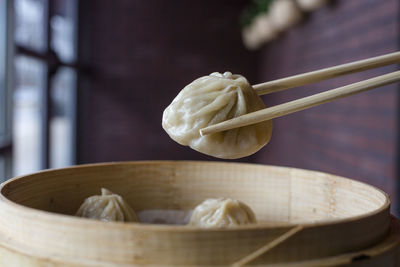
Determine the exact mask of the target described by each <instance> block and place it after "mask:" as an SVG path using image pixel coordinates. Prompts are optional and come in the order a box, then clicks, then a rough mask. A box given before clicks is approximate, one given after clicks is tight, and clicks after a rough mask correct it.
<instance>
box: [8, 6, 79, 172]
mask: <svg viewBox="0 0 400 267" xmlns="http://www.w3.org/2000/svg"><path fill="white" fill-rule="evenodd" d="M3 2H4V1H3ZM6 2H7V1H6ZM11 2H13V3H14V6H13V8H14V12H13V15H14V22H15V27H14V32H13V33H14V38H13V39H14V43H15V56H14V57H13V64H14V69H15V74H14V81H15V86H14V93H13V102H14V105H13V110H12V113H13V123H12V125H13V131H12V138H11V140H12V152H13V153H12V163H13V164H12V165H13V175H21V174H26V173H31V172H35V171H38V170H40V169H46V168H55V167H63V166H68V165H71V164H74V163H75V149H74V148H75V143H76V142H75V124H76V112H75V109H76V105H75V103H76V84H77V70H78V69H77V65H76V55H77V52H76V51H77V49H76V41H77V40H76V36H77V31H76V27H77V1H76V0H68V1H65V0H14V1H8V3H11ZM0 167H1V165H0ZM0 171H1V168H0Z"/></svg>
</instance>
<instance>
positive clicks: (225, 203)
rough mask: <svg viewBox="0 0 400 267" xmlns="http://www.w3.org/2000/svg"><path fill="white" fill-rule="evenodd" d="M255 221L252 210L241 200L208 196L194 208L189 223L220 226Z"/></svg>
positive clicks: (201, 225) (206, 226)
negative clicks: (208, 197)
mask: <svg viewBox="0 0 400 267" xmlns="http://www.w3.org/2000/svg"><path fill="white" fill-rule="evenodd" d="M256 222H257V221H256V216H255V215H254V212H253V211H252V210H251V209H250V207H249V206H247V205H246V204H244V203H243V202H240V201H238V200H234V199H231V198H218V199H214V198H210V199H207V200H205V201H204V202H203V203H201V204H200V205H198V206H197V207H196V208H195V209H194V211H193V213H192V217H191V218H190V222H189V225H192V226H199V227H205V228H212V227H217V228H220V227H229V226H236V225H243V224H249V223H256Z"/></svg>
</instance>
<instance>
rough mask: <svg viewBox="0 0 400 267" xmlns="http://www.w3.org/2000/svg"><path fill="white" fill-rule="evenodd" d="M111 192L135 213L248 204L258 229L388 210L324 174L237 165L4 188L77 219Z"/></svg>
mask: <svg viewBox="0 0 400 267" xmlns="http://www.w3.org/2000/svg"><path fill="white" fill-rule="evenodd" d="M101 187H105V188H108V189H110V190H111V191H113V192H115V193H117V194H120V195H121V196H123V197H124V198H125V199H126V201H127V202H128V203H129V204H130V205H131V206H132V208H133V209H134V210H135V211H137V212H140V211H143V210H154V209H156V210H160V209H161V210H182V211H187V210H191V209H193V208H194V207H195V206H196V205H197V204H199V203H201V202H202V201H203V200H205V199H206V198H212V197H213V198H215V197H231V198H234V199H238V200H241V201H243V202H244V203H246V204H247V205H249V206H250V207H251V208H252V209H253V211H254V212H255V214H256V216H257V219H258V221H259V222H267V223H286V224H287V223H305V224H307V223H315V222H323V221H333V220H337V219H345V218H351V217H357V216H361V215H366V214H369V213H374V212H376V211H378V210H381V209H383V208H385V207H387V206H388V205H389V199H388V197H387V195H386V194H385V193H383V192H382V191H380V190H378V189H376V188H374V187H372V186H370V185H367V184H364V183H360V182H357V181H354V180H350V179H346V178H342V177H338V176H333V175H329V174H325V173H320V172H313V171H307V170H300V169H291V168H283V167H273V166H262V165H254V164H237V163H210V162H207V163H204V162H203V163H202V162H136V163H135V162H127V163H111V164H94V165H88V166H78V167H73V168H66V169H59V170H50V171H44V172H39V173H36V174H32V175H27V176H24V177H21V178H16V179H14V180H12V181H9V182H7V183H5V184H4V186H3V188H2V189H1V193H2V195H3V196H4V197H5V198H7V199H8V200H10V201H12V202H15V203H18V204H21V205H23V206H27V207H30V208H34V209H40V210H44V211H49V212H54V213H61V214H68V215H73V214H74V213H75V212H76V211H77V209H78V208H79V206H80V204H81V203H82V202H83V200H84V199H85V198H87V197H89V196H91V195H98V194H99V193H100V188H101Z"/></svg>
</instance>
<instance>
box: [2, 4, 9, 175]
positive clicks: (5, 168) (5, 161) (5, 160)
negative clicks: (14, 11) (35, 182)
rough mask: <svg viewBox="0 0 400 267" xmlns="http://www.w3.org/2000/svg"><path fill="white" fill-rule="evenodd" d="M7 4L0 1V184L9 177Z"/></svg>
mask: <svg viewBox="0 0 400 267" xmlns="http://www.w3.org/2000/svg"><path fill="white" fill-rule="evenodd" d="M9 8H10V6H9V2H8V1H0V182H2V181H4V180H6V179H7V178H9V177H10V175H11V173H10V152H11V129H10V128H11V127H10V125H11V112H10V107H11V92H10V87H11V86H10V85H9V82H10V79H9V75H8V74H9V72H8V70H9V64H10V57H9V56H10V51H11V49H10V45H9V44H10V40H9V39H10V38H9V35H10V31H9V27H8V25H9V21H10V18H9V16H8V13H9V12H7V11H9Z"/></svg>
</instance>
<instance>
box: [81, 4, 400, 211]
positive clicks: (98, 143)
mask: <svg viewBox="0 0 400 267" xmlns="http://www.w3.org/2000/svg"><path fill="white" fill-rule="evenodd" d="M333 2H334V4H333V5H331V6H328V7H325V8H323V9H321V10H318V11H316V12H314V13H313V14H311V15H310V16H308V17H307V18H306V19H305V20H304V21H303V22H302V24H300V25H298V26H297V27H295V28H294V29H292V30H290V31H289V32H287V33H285V34H284V35H283V36H282V37H281V38H279V39H278V40H276V41H274V42H273V43H271V44H269V45H267V46H265V47H264V48H263V49H262V50H261V51H259V52H257V53H250V52H248V51H246V50H245V49H244V48H243V46H242V44H241V39H240V32H239V29H238V26H237V20H238V18H237V16H238V14H239V13H240V11H241V10H242V8H243V7H244V5H246V3H247V1H245V0H235V1H234V0H221V1H212V0H205V1H184V0H175V1H161V0H151V1H139V0H115V1H108V0H97V1H95V0H86V1H79V3H80V13H81V15H80V36H79V38H80V60H81V62H82V64H84V65H86V66H87V67H88V68H89V70H90V75H89V76H88V75H85V76H83V77H82V79H81V83H80V84H81V86H80V93H79V99H80V103H79V107H80V113H79V114H80V115H79V133H78V134H79V135H78V139H79V147H78V162H79V163H88V162H103V161H116V160H152V159H171V160H173V159H207V160H215V159H214V158H211V157H207V156H204V155H202V154H200V153H197V152H195V151H192V150H190V149H189V148H187V147H183V146H180V145H178V144H176V143H175V142H174V141H172V140H171V139H170V138H169V137H168V136H167V134H166V133H165V132H164V131H163V130H162V128H161V117H162V111H163V110H164V108H165V107H166V106H167V105H168V104H169V103H170V102H171V100H172V99H173V97H174V96H175V95H176V94H177V93H178V92H179V91H180V90H181V89H182V88H183V87H184V86H185V85H186V84H188V83H189V82H191V81H192V80H193V79H195V78H198V77H200V76H202V75H207V74H209V73H210V72H213V71H225V70H231V71H233V72H235V73H241V74H243V75H245V76H246V77H247V78H248V79H249V81H251V82H252V83H255V82H262V81H266V80H272V79H276V78H281V77H285V76H288V75H293V74H297V73H302V72H306V71H310V70H314V69H318V68H322V67H328V66H332V65H336V64H341V63H345V62H349V61H353V60H357V59H363V58H367V57H371V56H376V55H380V54H384V53H388V52H392V51H395V50H398V48H399V45H398V39H399V15H398V14H399V12H398V11H399V9H400V8H399V2H398V0H383V1H382V0H351V1H349V0H337V1H333ZM397 68H398V67H397V66H389V67H385V68H382V69H379V70H374V71H368V72H364V73H360V74H354V75H350V76H346V77H341V78H338V79H333V80H329V81H325V82H321V83H318V84H314V85H310V86H304V87H303V88H296V89H292V90H289V91H287V92H281V93H277V94H273V95H271V96H266V97H265V102H266V104H267V105H273V104H277V103H281V102H285V101H288V100H290V99H295V98H298V97H302V96H306V95H310V94H313V93H316V92H319V91H323V90H328V89H331V88H335V87H338V86H341V85H344V84H349V83H352V82H356V81H359V80H362V79H365V78H368V77H372V76H376V75H379V74H383V73H386V72H389V71H392V70H395V69H397ZM397 89H398V85H392V86H386V87H384V88H380V89H375V90H373V91H371V92H366V93H362V94H359V95H355V96H352V97H349V98H346V99H343V100H338V101H336V102H334V103H330V104H326V105H323V106H320V107H315V108H313V109H310V110H308V111H303V112H300V113H297V114H293V115H290V116H287V117H285V118H279V119H276V120H275V128H274V133H273V137H272V139H271V142H270V144H269V145H268V146H266V147H265V148H264V149H262V150H261V151H260V152H258V153H256V154H255V155H254V156H252V157H248V158H245V159H243V161H253V162H254V161H256V162H261V163H267V164H276V165H284V166H292V167H299V168H308V169H314V170H320V171H325V172H329V173H333V174H338V175H343V176H346V177H351V178H355V179H358V180H362V181H365V182H368V183H370V184H373V185H376V186H378V187H380V188H382V189H384V190H385V191H386V192H388V193H389V194H390V195H391V197H392V200H393V201H394V202H395V201H397V199H396V195H395V192H396V186H398V185H397V183H396V179H397V176H398V169H397V160H398V155H397V146H398V144H397V139H398V135H397V123H398V119H399V116H398V93H397ZM398 214H399V213H398Z"/></svg>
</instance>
